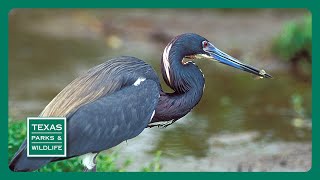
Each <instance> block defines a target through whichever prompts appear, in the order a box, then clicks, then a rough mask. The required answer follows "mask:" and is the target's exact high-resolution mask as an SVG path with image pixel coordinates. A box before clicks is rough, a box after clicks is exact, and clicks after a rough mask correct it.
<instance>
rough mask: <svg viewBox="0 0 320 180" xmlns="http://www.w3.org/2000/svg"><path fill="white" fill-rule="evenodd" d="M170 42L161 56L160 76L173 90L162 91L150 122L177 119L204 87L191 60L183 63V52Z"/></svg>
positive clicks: (198, 98) (198, 99) (202, 79)
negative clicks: (171, 91)
mask: <svg viewBox="0 0 320 180" xmlns="http://www.w3.org/2000/svg"><path fill="white" fill-rule="evenodd" d="M172 48H174V47H172V46H170V44H169V45H168V46H167V47H166V49H165V51H164V54H163V57H162V63H161V64H162V76H163V78H164V80H165V82H166V83H167V85H168V86H170V87H171V88H172V89H173V90H174V92H173V93H165V92H162V93H161V96H160V100H159V103H158V107H157V109H156V113H155V116H154V118H153V120H152V122H158V121H168V120H177V119H179V118H181V117H183V116H184V115H186V114H187V113H188V112H190V111H191V109H192V108H193V107H194V106H195V105H197V103H198V102H199V101H200V99H201V97H202V94H203V89H204V77H203V74H202V72H201V71H200V70H199V68H198V67H197V66H196V65H195V64H193V63H192V62H189V63H183V62H182V59H183V57H184V56H183V54H179V53H175V52H179V51H178V50H176V49H172Z"/></svg>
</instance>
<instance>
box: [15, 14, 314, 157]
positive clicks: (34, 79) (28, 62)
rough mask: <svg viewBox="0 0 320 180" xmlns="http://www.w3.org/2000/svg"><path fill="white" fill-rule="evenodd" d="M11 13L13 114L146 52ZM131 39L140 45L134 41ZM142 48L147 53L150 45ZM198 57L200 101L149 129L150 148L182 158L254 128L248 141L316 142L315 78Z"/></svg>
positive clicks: (151, 59) (26, 112) (34, 110)
mask: <svg viewBox="0 0 320 180" xmlns="http://www.w3.org/2000/svg"><path fill="white" fill-rule="evenodd" d="M13 13H14V15H12V16H11V17H10V29H9V31H10V34H9V35H10V36H9V39H10V40H9V113H10V114H9V115H10V116H11V117H12V118H13V119H21V118H25V117H26V116H36V115H37V114H39V113H40V111H41V110H42V109H43V108H44V107H45V105H46V104H47V103H48V102H49V101H50V100H51V99H52V98H53V97H54V96H55V95H56V94H57V93H58V92H59V91H60V90H61V89H62V88H63V87H64V86H65V85H67V84H68V83H69V82H70V81H71V80H73V79H74V78H75V77H76V76H78V75H79V74H80V73H82V72H84V71H85V70H86V69H89V68H90V67H92V66H94V65H96V64H99V63H101V62H103V61H104V60H105V59H110V58H111V57H114V56H119V55H123V54H130V55H132V56H137V57H140V58H143V57H145V56H148V54H147V53H146V54H147V55H146V54H142V55H141V54H138V53H139V52H136V51H133V50H131V51H130V50H125V48H124V50H123V52H122V49H120V50H113V49H112V48H108V47H107V46H106V44H105V40H104V39H101V37H99V36H97V37H83V38H79V37H77V38H72V37H70V38H68V37H63V38H57V37H59V36H54V37H52V36H46V35H45V34H41V33H40V34H39V32H36V31H27V30H26V29H27V28H25V26H28V25H30V24H28V21H27V20H26V19H25V18H24V17H23V16H24V14H22V15H21V14H20V15H19V13H17V14H16V13H15V12H13ZM35 18H39V17H35ZM42 18H46V17H42ZM40 19H41V18H40ZM62 29H63V28H62ZM152 43H153V42H150V41H146V42H145V44H147V45H144V46H143V47H145V48H150V52H153V51H155V52H157V53H155V54H154V55H153V54H152V53H151V54H152V55H149V56H148V57H145V58H143V59H146V61H147V62H148V63H150V64H152V66H153V67H154V68H155V69H156V71H157V72H160V69H159V66H160V62H159V60H158V59H159V57H160V56H159V55H160V54H161V52H160V50H161V49H162V48H159V47H155V46H152V45H151V44H152ZM126 44H127V46H131V45H132V46H135V44H130V41H128V42H126ZM148 44H149V45H148ZM161 47H162V46H161ZM143 51H148V52H149V49H143ZM97 57H105V59H101V58H97ZM197 63H198V64H199V67H200V68H201V69H202V70H203V72H204V74H205V80H206V88H205V93H204V96H203V97H202V100H201V102H200V103H199V104H198V105H197V106H196V107H195V108H194V109H193V111H192V113H191V114H189V115H187V116H186V117H184V118H183V119H182V120H179V121H178V122H176V123H175V124H174V125H172V126H169V127H168V128H166V129H155V128H153V129H150V130H147V133H148V134H150V133H154V134H156V135H157V136H153V138H156V139H157V140H156V141H152V148H151V149H147V150H146V151H147V152H150V153H152V152H155V151H156V150H162V151H163V153H164V155H165V156H167V157H177V158H179V157H183V156H186V155H189V156H193V157H199V158H200V157H206V156H207V155H208V153H209V152H208V151H210V146H211V145H212V142H213V140H212V137H214V136H218V135H225V134H228V133H242V132H254V133H253V134H254V136H253V138H252V139H250V140H257V141H261V142H276V141H287V142H289V141H290V142H294V141H304V142H307V141H311V125H310V124H311V82H301V81H299V80H296V79H295V78H293V77H292V76H291V74H290V73H289V71H288V70H287V69H286V68H284V69H282V70H277V71H273V72H270V74H272V76H273V77H274V78H273V79H259V80H257V79H255V78H254V77H251V75H249V74H247V73H243V72H240V71H238V70H233V69H231V68H229V67H226V66H224V65H220V64H216V63H212V62H209V61H208V62H206V61H200V62H197ZM255 65H257V66H259V63H257V62H256V63H255ZM294 94H298V95H299V96H301V99H302V100H303V101H302V102H301V103H302V104H301V105H302V108H303V109H304V117H300V116H301V115H299V113H297V112H296V111H295V110H294V108H293V107H294V104H293V102H292V98H293V95H294ZM297 119H298V120H299V119H301V121H303V123H304V124H309V125H307V126H303V127H297V126H296V125H295V124H297V123H294V122H293V121H295V120H297ZM298 124H299V123H298ZM235 141H238V140H235ZM138 142H139V141H138ZM139 143H140V145H141V144H145V142H141V141H140V142H139ZM224 144H225V143H220V144H219V143H218V144H215V146H216V147H217V146H224ZM135 151H136V150H135V149H133V150H132V151H131V153H133V152H135Z"/></svg>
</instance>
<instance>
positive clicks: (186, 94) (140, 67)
mask: <svg viewBox="0 0 320 180" xmlns="http://www.w3.org/2000/svg"><path fill="white" fill-rule="evenodd" d="M184 58H189V59H198V58H207V59H214V60H216V61H218V62H220V63H223V64H227V65H229V66H232V67H234V68H237V69H241V70H244V71H247V72H250V73H253V74H255V75H258V76H261V77H266V78H269V77H271V76H270V75H269V74H267V73H266V72H265V71H264V70H259V69H257V68H255V67H252V66H249V65H246V64H243V63H241V62H239V61H238V60H237V59H235V58H233V57H231V56H229V55H227V54H226V53H224V52H222V51H220V50H219V49H217V48H216V47H215V46H214V45H213V44H211V43H210V42H209V41H208V40H207V39H205V38H203V37H201V36H199V35H197V34H193V33H186V34H182V35H179V36H177V37H175V38H174V39H173V40H172V41H171V42H170V43H169V44H168V45H167V46H166V48H165V50H164V52H163V55H162V59H161V71H162V76H163V78H164V80H165V82H166V84H167V85H168V86H169V87H171V88H172V89H173V90H174V92H173V93H166V92H164V91H163V90H162V88H161V86H160V81H159V78H158V76H157V74H156V72H155V71H154V70H153V68H152V67H151V66H150V65H148V64H146V63H145V62H144V61H142V60H140V59H137V58H134V57H128V56H122V57H119V58H114V59H111V60H109V61H106V62H105V63H103V64H100V65H98V66H96V67H93V68H92V69H90V70H89V71H88V72H87V73H85V74H83V75H81V76H80V77H78V78H76V79H75V80H74V81H72V82H71V83H70V84H69V85H68V86H66V87H65V88H64V89H63V90H62V91H61V92H60V93H59V94H58V95H57V96H56V97H55V98H54V99H53V100H52V101H51V102H50V103H49V104H48V105H47V106H46V108H45V109H44V110H43V111H42V112H41V114H40V116H42V117H48V116H55V117H58V116H63V117H66V118H67V127H68V128H67V131H68V133H67V134H68V137H67V143H68V144H67V157H66V158H52V157H48V158H28V157H27V154H26V141H24V143H22V145H21V147H20V148H19V150H18V151H17V152H16V154H15V155H14V157H13V158H12V160H11V162H10V164H9V167H10V169H11V170H13V171H34V170H36V169H39V168H40V167H42V166H43V165H45V164H47V163H50V162H54V161H59V160H63V159H68V158H71V157H75V156H81V155H84V156H83V163H84V165H85V166H86V168H87V169H89V170H95V160H94V159H95V157H96V156H97V154H98V153H99V152H101V151H103V150H106V149H109V148H111V147H114V146H116V145H118V144H119V143H121V142H123V141H125V140H128V139H131V138H134V137H136V136H137V135H139V134H140V133H141V132H142V131H143V129H144V128H146V127H153V126H167V125H170V124H172V123H173V122H175V121H176V120H178V119H180V118H181V117H183V116H185V115H186V114H187V113H188V112H190V111H191V110H192V108H193V107H194V106H196V105H197V103H198V102H199V101H200V99H201V97H202V94H203V90H204V82H205V81H204V76H203V74H202V72H201V71H200V69H199V68H198V67H197V66H196V65H195V64H194V63H193V62H192V61H190V62H183V61H182V60H183V59H184Z"/></svg>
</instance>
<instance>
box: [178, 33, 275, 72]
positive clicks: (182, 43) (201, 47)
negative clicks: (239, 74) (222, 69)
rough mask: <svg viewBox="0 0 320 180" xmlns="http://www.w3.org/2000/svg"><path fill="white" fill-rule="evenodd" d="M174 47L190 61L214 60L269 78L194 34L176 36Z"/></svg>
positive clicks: (260, 70) (259, 70)
mask: <svg viewBox="0 0 320 180" xmlns="http://www.w3.org/2000/svg"><path fill="white" fill-rule="evenodd" d="M173 41H174V42H172V43H174V45H175V46H179V47H180V48H178V49H179V50H180V51H183V53H182V54H183V56H184V57H187V58H191V59H209V60H215V61H218V62H220V63H222V64H226V65H228V66H231V67H233V68H236V69H240V70H243V71H246V72H249V73H252V74H255V75H257V76H260V77H265V78H271V75H269V74H267V73H266V72H265V71H264V70H262V69H258V68H256V67H253V66H251V65H248V64H245V63H242V62H240V61H239V60H238V59H236V58H234V57H232V56H230V55H228V54H227V53H224V52H223V51H221V50H220V49H218V48H217V47H215V46H214V45H213V43H211V42H210V41H209V40H207V39H206V38H204V37H202V36H200V35H198V34H194V33H186V34H181V35H179V36H177V37H176V38H175V39H174V40H173Z"/></svg>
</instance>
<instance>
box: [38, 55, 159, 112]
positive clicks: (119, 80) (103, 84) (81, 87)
mask: <svg viewBox="0 0 320 180" xmlns="http://www.w3.org/2000/svg"><path fill="white" fill-rule="evenodd" d="M140 76H142V77H151V79H156V78H157V77H156V74H155V72H154V70H153V69H152V67H151V66H150V65H148V64H146V63H145V62H144V61H142V60H140V59H137V58H134V57H126V56H123V57H118V58H115V59H111V60H109V61H106V62H105V63H102V64H100V65H98V66H96V67H93V68H91V69H90V70H89V71H88V72H86V73H84V74H83V75H81V76H80V77H78V78H76V79H75V80H73V81H72V82H71V83H70V84H69V85H67V86H66V87H65V88H64V89H63V90H62V91H61V92H60V93H59V94H58V95H57V96H56V97H55V98H54V99H53V100H52V101H51V102H50V103H49V104H48V105H47V106H46V107H45V109H44V110H43V111H42V112H41V114H40V116H42V117H50V116H54V117H68V116H69V114H70V113H72V112H74V111H76V110H77V109H78V108H79V107H81V106H82V105H84V104H87V103H90V102H93V101H94V100H96V99H98V98H100V97H102V96H106V95H109V94H112V93H114V92H116V91H118V90H119V89H121V88H123V87H124V86H128V85H131V84H133V83H134V81H135V80H136V79H137V78H139V77H140Z"/></svg>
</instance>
